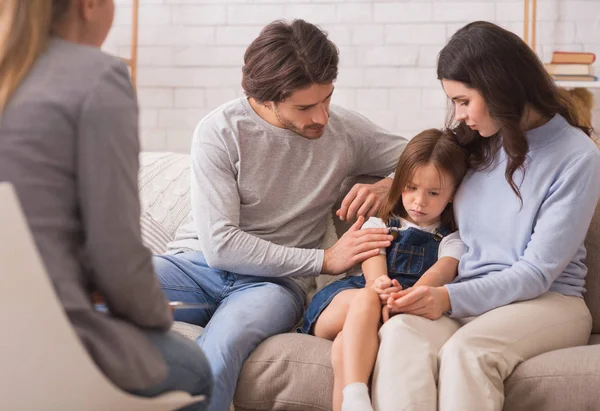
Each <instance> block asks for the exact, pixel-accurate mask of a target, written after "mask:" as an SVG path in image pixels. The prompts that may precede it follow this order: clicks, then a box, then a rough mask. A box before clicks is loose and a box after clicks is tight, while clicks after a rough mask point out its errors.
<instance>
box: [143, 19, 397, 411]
mask: <svg viewBox="0 0 600 411" xmlns="http://www.w3.org/2000/svg"><path fill="white" fill-rule="evenodd" d="M242 71H243V80H242V86H243V88H244V91H245V93H246V97H244V98H241V99H237V100H234V101H231V102H229V103H227V104H225V105H223V106H221V107H219V108H218V109H216V110H214V111H213V112H212V113H210V114H209V115H207V116H206V117H205V118H204V119H203V120H202V121H201V122H200V123H199V124H198V126H197V128H196V130H195V133H194V138H193V142H192V153H191V157H192V160H191V161H192V183H191V184H192V216H193V221H192V222H191V223H190V224H189V225H187V226H185V227H183V228H182V229H181V230H180V232H179V233H178V235H177V238H176V240H175V241H174V242H173V243H171V244H170V247H169V248H170V249H171V252H170V254H169V255H164V256H156V257H155V260H154V263H155V267H156V270H157V273H158V276H159V278H160V281H161V284H162V287H163V289H164V291H165V293H166V294H167V296H168V297H169V299H171V300H182V301H187V302H200V303H204V304H206V308H205V309H201V310H193V311H192V310H189V311H186V312H178V313H177V317H176V318H177V319H178V320H183V321H187V322H190V323H194V324H198V325H201V326H205V327H206V328H205V329H204V332H203V334H202V336H201V337H200V338H199V340H198V344H199V345H200V346H201V347H202V349H203V350H204V352H205V353H206V355H207V357H208V359H209V361H210V363H211V367H212V370H213V373H214V377H215V391H214V395H213V400H212V404H211V405H210V407H209V409H210V410H211V411H222V410H226V409H228V407H229V404H230V402H231V400H232V398H233V393H234V391H235V385H236V383H237V379H238V375H239V373H240V370H241V367H242V364H243V362H244V360H245V359H246V358H247V357H248V355H249V354H250V353H251V352H252V350H254V348H255V347H256V346H257V345H258V344H259V343H261V342H262V341H263V340H264V339H266V338H267V337H269V336H271V335H275V334H278V333H282V332H286V331H289V330H290V329H291V328H292V327H293V326H294V324H296V322H297V321H298V320H299V318H300V316H301V315H302V312H303V309H304V299H305V294H304V290H303V289H302V283H301V282H296V281H294V280H293V278H294V279H298V278H302V277H309V276H316V275H319V274H321V273H324V274H331V275H335V274H339V273H342V272H344V271H346V270H347V269H349V268H350V267H352V266H353V265H355V264H357V263H359V262H361V261H363V260H365V259H366V258H369V257H371V256H374V255H377V254H378V253H379V248H380V247H386V246H388V245H389V244H390V240H391V236H389V235H388V234H387V231H386V230H385V229H368V230H359V229H360V227H361V225H362V223H363V222H364V216H371V215H374V214H375V213H376V212H377V210H378V209H379V206H380V204H381V202H382V201H383V199H384V198H385V196H386V195H387V191H388V189H389V186H390V184H391V179H383V180H381V181H380V182H378V183H376V184H373V185H356V186H355V187H353V188H352V190H351V191H350V193H349V194H348V195H347V197H346V198H345V199H344V201H343V202H342V207H341V208H340V210H338V212H337V214H338V216H339V217H340V218H341V219H343V220H350V219H353V218H354V217H355V216H357V215H359V216H361V217H359V218H358V220H357V222H356V223H355V224H354V225H353V226H352V228H351V229H350V230H349V231H348V232H347V233H346V234H345V235H344V236H342V237H341V238H340V239H339V240H338V242H337V243H336V244H335V245H333V246H332V247H331V248H329V249H327V250H321V249H320V247H321V246H322V239H323V236H324V233H325V226H326V221H327V214H328V213H330V212H331V207H332V206H333V204H334V203H335V201H336V198H337V196H338V193H339V188H340V186H341V184H342V181H343V180H344V179H345V178H346V177H349V176H357V175H361V174H370V175H378V176H386V175H388V174H389V173H390V172H392V170H393V169H394V167H395V165H396V162H397V161H398V157H399V155H400V152H401V150H402V149H403V148H404V146H405V145H406V140H405V139H403V138H401V137H397V136H394V135H392V134H389V133H386V132H385V131H383V130H381V129H380V128H378V127H377V126H375V125H374V124H372V123H371V122H369V121H368V120H367V119H365V118H364V117H362V116H360V115H358V114H356V113H353V112H351V111H348V110H345V109H342V108H341V107H335V106H331V107H330V104H329V103H330V100H331V97H332V94H333V91H334V87H333V82H334V80H335V79H336V77H337V72H338V50H337V48H336V47H335V45H334V44H333V43H332V42H331V41H330V40H329V39H328V38H327V35H326V34H325V33H323V32H322V31H321V30H319V29H318V28H317V27H316V26H314V25H312V24H309V23H307V22H305V21H303V20H295V21H293V22H291V23H287V22H282V21H276V22H273V23H271V24H269V25H267V26H266V27H265V28H264V29H263V30H262V32H261V33H260V35H259V36H258V38H256V39H255V40H254V41H253V42H252V44H250V46H249V47H248V49H247V50H246V54H245V56H244V67H243V70H242Z"/></svg>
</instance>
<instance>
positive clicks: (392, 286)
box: [367, 275, 402, 305]
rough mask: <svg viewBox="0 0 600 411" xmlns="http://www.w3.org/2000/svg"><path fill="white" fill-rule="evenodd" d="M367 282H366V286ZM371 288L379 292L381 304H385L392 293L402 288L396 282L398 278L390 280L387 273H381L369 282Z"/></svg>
mask: <svg viewBox="0 0 600 411" xmlns="http://www.w3.org/2000/svg"><path fill="white" fill-rule="evenodd" d="M368 285H369V284H367V286H368ZM371 289H373V290H374V291H375V292H376V293H377V294H379V299H380V300H381V304H382V305H385V304H387V301H388V299H389V298H390V296H391V295H392V293H397V292H399V291H401V290H402V286H401V285H400V283H399V282H398V280H396V279H394V280H392V279H391V278H390V277H388V276H387V275H381V276H379V277H377V278H376V279H375V281H373V283H372V284H371Z"/></svg>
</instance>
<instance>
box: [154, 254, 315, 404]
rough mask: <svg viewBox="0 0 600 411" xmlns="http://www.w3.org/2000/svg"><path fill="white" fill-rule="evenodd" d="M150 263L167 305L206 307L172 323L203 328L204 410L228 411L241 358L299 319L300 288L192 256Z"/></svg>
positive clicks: (181, 312) (182, 312)
mask: <svg viewBox="0 0 600 411" xmlns="http://www.w3.org/2000/svg"><path fill="white" fill-rule="evenodd" d="M153 263H154V268H155V270H156V273H157V275H158V278H159V280H160V282H161V285H162V288H163V291H164V292H165V294H166V295H167V298H169V300H171V301H184V302H195V303H204V304H206V307H205V308H202V309H185V310H178V311H176V312H175V319H176V320H177V321H184V322H187V323H191V324H195V325H199V326H201V327H205V328H204V332H203V333H202V335H201V336H200V337H199V338H198V340H197V341H196V342H197V343H198V345H200V347H201V348H202V350H203V351H204V353H205V354H206V357H207V358H208V362H209V363H210V366H211V369H212V372H213V376H214V391H213V397H212V399H211V403H210V404H209V408H208V410H209V411H226V410H228V409H229V405H230V404H231V401H232V399H233V394H234V392H235V387H236V384H237V380H238V376H239V374H240V371H241V369H242V365H243V363H244V361H245V360H246V358H248V356H249V355H250V354H251V353H252V351H253V350H254V349H255V348H256V347H257V346H258V344H260V343H261V342H262V341H264V340H265V339H266V338H268V337H270V336H272V335H275V334H280V333H283V332H287V331H290V330H291V329H292V328H293V327H294V325H295V324H296V323H297V322H298V320H299V319H300V316H301V315H302V311H303V308H304V295H303V293H302V291H301V290H300V287H298V285H296V283H294V282H293V281H292V280H291V279H289V278H273V277H256V276H248V275H241V274H235V273H230V272H227V271H221V270H215V269H212V268H210V267H208V265H207V264H206V260H205V259H204V256H203V255H202V253H200V252H194V251H189V252H180V253H177V254H175V255H157V256H154V258H153Z"/></svg>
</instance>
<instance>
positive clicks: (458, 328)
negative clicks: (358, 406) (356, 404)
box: [372, 292, 592, 411]
mask: <svg viewBox="0 0 600 411" xmlns="http://www.w3.org/2000/svg"><path fill="white" fill-rule="evenodd" d="M591 329H592V317H591V315H590V312H589V310H588V308H587V306H586V305H585V303H584V301H583V299H582V298H579V297H569V296H564V295H562V294H558V293H553V292H549V293H546V294H543V295H541V296H540V297H538V298H536V299H533V300H529V301H522V302H518V303H514V304H510V305H507V306H504V307H499V308H496V309H494V310H491V311H488V312H487V313H485V314H482V315H480V316H479V317H471V318H466V319H459V320H457V319H451V318H449V317H446V316H444V317H442V318H440V319H439V320H436V321H431V320H428V319H426V318H423V317H418V316H414V315H408V314H403V315H397V316H395V317H393V318H392V319H390V321H388V322H387V323H385V324H384V325H383V327H381V329H380V331H379V338H380V341H381V345H380V348H379V354H378V358H377V362H376V364H375V370H374V372H373V384H372V397H373V406H374V408H375V410H376V411H405V410H406V411H408V410H411V411H412V410H419V411H421V410H423V411H435V410H437V409H439V410H440V411H471V410H472V411H488V410H489V411H495V410H497V411H500V410H502V406H503V404H504V380H505V379H506V378H507V377H508V376H509V375H510V374H511V373H512V371H513V370H514V368H515V367H516V366H517V365H518V364H519V363H521V362H523V361H525V360H527V359H529V358H532V357H534V356H536V355H539V354H542V353H545V352H548V351H552V350H557V349H560V348H567V347H572V346H577V345H585V344H587V342H588V338H589V336H590V332H591Z"/></svg>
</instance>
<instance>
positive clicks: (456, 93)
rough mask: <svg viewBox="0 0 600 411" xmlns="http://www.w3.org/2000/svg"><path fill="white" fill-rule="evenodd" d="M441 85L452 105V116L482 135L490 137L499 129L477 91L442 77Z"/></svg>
mask: <svg viewBox="0 0 600 411" xmlns="http://www.w3.org/2000/svg"><path fill="white" fill-rule="evenodd" d="M442 87H443V88H444V91H445V92H446V95H447V96H448V98H449V99H450V100H452V104H453V105H454V117H455V118H456V121H460V122H463V123H465V124H466V125H467V126H469V127H470V128H471V129H472V130H477V131H478V132H479V135H481V136H482V137H490V136H493V135H494V134H496V133H497V132H498V131H499V130H500V125H499V124H498V123H497V122H496V121H495V120H494V119H493V118H492V117H491V116H490V113H489V111H488V109H487V104H486V103H485V99H484V98H483V96H482V95H481V94H479V91H477V90H476V89H474V88H469V87H467V86H466V85H465V84H464V83H461V82H460V81H453V80H445V79H442Z"/></svg>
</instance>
